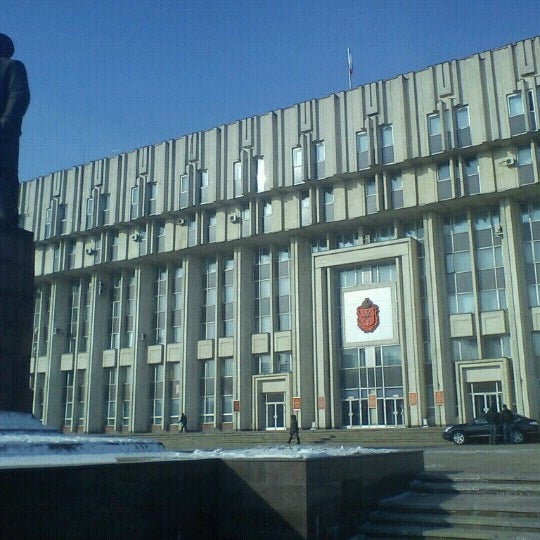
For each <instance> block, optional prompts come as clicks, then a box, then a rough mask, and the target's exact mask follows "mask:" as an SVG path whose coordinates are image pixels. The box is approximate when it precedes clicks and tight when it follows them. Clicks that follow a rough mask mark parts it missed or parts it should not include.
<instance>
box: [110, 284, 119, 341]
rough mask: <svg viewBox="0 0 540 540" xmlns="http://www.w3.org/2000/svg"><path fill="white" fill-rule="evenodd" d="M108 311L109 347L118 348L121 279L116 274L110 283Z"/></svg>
mask: <svg viewBox="0 0 540 540" xmlns="http://www.w3.org/2000/svg"><path fill="white" fill-rule="evenodd" d="M110 290H111V293H110V294H111V296H110V312H109V348H110V349H119V348H120V302H121V299H122V279H121V277H120V276H119V275H118V274H117V275H115V276H113V279H112V283H111V289H110Z"/></svg>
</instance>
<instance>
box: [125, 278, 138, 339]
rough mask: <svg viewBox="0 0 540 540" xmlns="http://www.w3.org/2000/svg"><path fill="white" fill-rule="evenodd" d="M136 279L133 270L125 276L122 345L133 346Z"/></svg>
mask: <svg viewBox="0 0 540 540" xmlns="http://www.w3.org/2000/svg"><path fill="white" fill-rule="evenodd" d="M136 289H137V286H136V281H135V272H134V271H132V272H130V273H129V274H127V276H126V303H125V313H124V347H134V346H135V317H136V312H135V307H136V301H137V300H136V299H137V296H136V292H137V291H136Z"/></svg>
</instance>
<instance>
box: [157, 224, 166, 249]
mask: <svg viewBox="0 0 540 540" xmlns="http://www.w3.org/2000/svg"><path fill="white" fill-rule="evenodd" d="M155 232H156V237H155V238H156V250H157V251H158V252H159V253H162V252H163V251H165V222H164V221H158V222H157V223H156V225H155Z"/></svg>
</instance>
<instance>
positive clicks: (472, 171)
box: [463, 158, 480, 195]
mask: <svg viewBox="0 0 540 540" xmlns="http://www.w3.org/2000/svg"><path fill="white" fill-rule="evenodd" d="M463 172H464V182H465V194H466V195H476V194H477V193H480V176H479V173H478V160H477V159H476V158H470V159H468V160H465V161H464V162H463Z"/></svg>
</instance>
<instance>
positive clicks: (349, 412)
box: [341, 398, 360, 428]
mask: <svg viewBox="0 0 540 540" xmlns="http://www.w3.org/2000/svg"><path fill="white" fill-rule="evenodd" d="M341 411H342V418H341V421H342V425H343V426H345V427H347V428H352V427H358V426H359V425H360V400H359V399H355V398H348V399H345V400H343V401H342V402H341Z"/></svg>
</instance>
